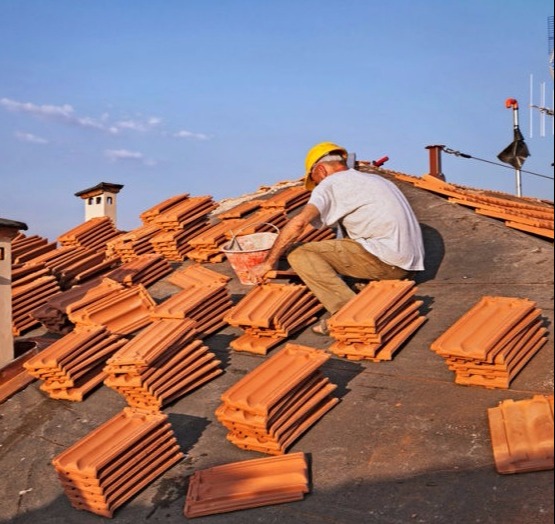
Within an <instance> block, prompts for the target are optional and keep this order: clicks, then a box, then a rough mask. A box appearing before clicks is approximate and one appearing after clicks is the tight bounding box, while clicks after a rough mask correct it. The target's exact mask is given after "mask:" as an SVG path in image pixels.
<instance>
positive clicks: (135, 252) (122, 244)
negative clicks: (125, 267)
mask: <svg viewBox="0 0 555 524" xmlns="http://www.w3.org/2000/svg"><path fill="white" fill-rule="evenodd" d="M160 231H161V229H160V227H158V226H157V225H155V224H147V225H142V226H139V227H137V228H135V229H133V230H131V231H129V232H128V233H122V234H121V235H119V236H118V237H116V238H114V239H113V240H110V241H108V242H107V243H106V253H107V255H108V256H112V257H118V258H120V259H121V260H122V262H129V261H130V260H133V259H135V258H137V257H139V256H141V255H145V254H146V253H154V248H153V247H152V243H151V242H150V241H151V240H152V239H153V238H154V236H155V235H157V234H158V233H160Z"/></svg>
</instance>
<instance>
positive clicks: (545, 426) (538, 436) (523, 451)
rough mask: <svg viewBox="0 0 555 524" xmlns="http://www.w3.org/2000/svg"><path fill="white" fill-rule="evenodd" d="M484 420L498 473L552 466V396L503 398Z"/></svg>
mask: <svg viewBox="0 0 555 524" xmlns="http://www.w3.org/2000/svg"><path fill="white" fill-rule="evenodd" d="M488 423H489V428H490V434H491V444H492V447H493V456H494V459H495V467H496V469H497V472H498V473H503V474H506V473H525V472H527V471H542V470H548V469H553V448H554V440H553V395H534V396H533V397H532V398H531V399H525V400H516V401H515V400H504V401H502V402H500V403H499V406H497V407H495V408H489V409H488Z"/></svg>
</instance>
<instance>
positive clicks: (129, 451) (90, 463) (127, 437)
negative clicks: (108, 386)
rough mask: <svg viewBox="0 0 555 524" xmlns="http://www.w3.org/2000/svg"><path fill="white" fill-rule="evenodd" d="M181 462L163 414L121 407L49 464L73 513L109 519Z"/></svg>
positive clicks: (178, 449) (166, 419) (179, 453)
mask: <svg viewBox="0 0 555 524" xmlns="http://www.w3.org/2000/svg"><path fill="white" fill-rule="evenodd" d="M183 457H184V455H183V453H182V451H181V449H180V447H179V444H178V442H177V439H176V438H175V435H174V433H173V430H172V428H171V425H170V423H169V422H168V417H167V415H164V414H162V413H156V414H145V413H142V412H140V411H139V410H135V409H132V408H125V409H123V411H121V412H120V413H118V414H117V415H116V416H115V417H113V418H111V419H110V420H108V421H107V422H105V423H104V424H102V425H101V426H99V427H98V428H96V429H94V430H93V431H92V432H91V433H89V434H88V435H86V436H85V437H84V438H82V439H81V440H79V441H77V442H76V443H75V444H73V445H72V446H70V447H69V448H67V449H66V450H65V451H63V452H62V453H60V454H59V455H58V456H56V457H54V459H52V464H53V466H54V468H55V469H56V472H57V474H58V478H59V479H60V482H61V484H62V487H63V489H64V492H65V494H66V495H67V497H68V498H69V501H70V503H71V505H72V506H73V507H74V508H76V509H79V510H86V511H90V512H91V513H95V514H96V515H100V516H102V517H107V518H112V517H113V514H114V511H115V510H116V509H117V508H118V507H120V506H121V505H122V504H124V503H125V502H127V501H128V500H130V499H131V498H132V497H133V496H134V495H135V494H136V493H138V492H139V491H140V490H142V489H143V488H145V487H146V486H147V485H149V484H150V483H151V482H152V481H154V480H155V479H156V478H158V477H159V476H160V475H162V474H163V473H165V472H166V471H167V470H168V469H170V468H171V467H172V466H173V465H175V464H176V463H177V462H179V461H180V460H182V459H183Z"/></svg>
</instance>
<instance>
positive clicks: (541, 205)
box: [396, 173, 554, 239]
mask: <svg viewBox="0 0 555 524" xmlns="http://www.w3.org/2000/svg"><path fill="white" fill-rule="evenodd" d="M396 176H397V178H399V179H400V180H404V181H406V182H410V183H412V184H414V185H415V186H416V187H420V188H423V189H426V190H428V191H433V192H434V193H439V194H440V195H444V196H446V197H447V198H448V200H449V201H450V202H455V203H457V204H461V205H463V206H468V207H472V208H474V209H475V211H476V213H478V214H479V215H485V216H489V217H492V218H498V219H501V220H504V221H505V225H506V226H508V227H512V228H514V229H519V230H521V231H526V232H527V233H533V234H535V235H538V236H541V237H544V238H550V239H553V236H554V232H553V224H554V214H553V202H548V201H546V200H540V199H538V198H527V197H516V196H514V195H509V194H507V193H501V192H493V191H485V190H482V189H474V188H470V187H465V186H460V185H456V184H450V183H448V182H445V181H443V180H440V179H439V178H437V177H435V176H432V175H423V176H422V177H413V176H410V175H403V174H400V173H398V174H396Z"/></svg>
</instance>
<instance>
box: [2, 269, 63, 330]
mask: <svg viewBox="0 0 555 524" xmlns="http://www.w3.org/2000/svg"><path fill="white" fill-rule="evenodd" d="M60 291H61V288H60V285H59V284H58V281H57V280H56V277H55V276H54V275H52V274H51V271H50V270H49V269H48V268H45V267H44V266H37V271H33V270H32V269H31V270H30V271H20V272H14V273H13V276H12V292H11V296H12V333H13V334H14V335H16V336H18V335H20V334H21V333H22V332H24V331H25V330H27V329H30V328H32V327H34V326H36V325H37V324H38V320H37V319H36V318H35V317H34V316H33V315H32V313H33V311H34V310H35V309H36V308H37V307H41V306H44V305H45V304H46V303H47V302H48V300H50V299H51V298H52V297H54V296H56V295H57V294H58V293H60Z"/></svg>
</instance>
